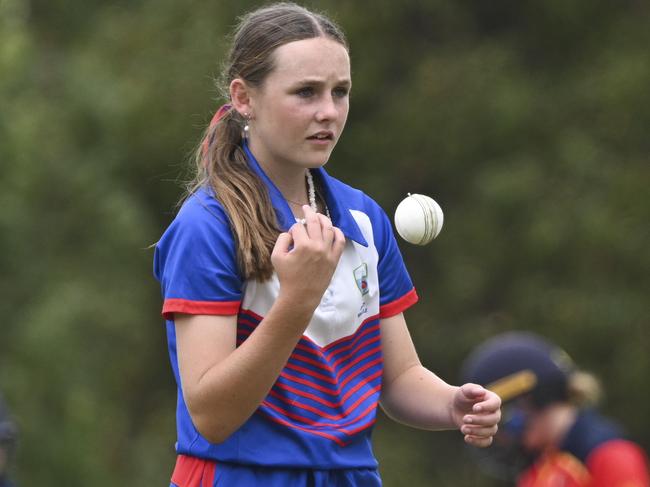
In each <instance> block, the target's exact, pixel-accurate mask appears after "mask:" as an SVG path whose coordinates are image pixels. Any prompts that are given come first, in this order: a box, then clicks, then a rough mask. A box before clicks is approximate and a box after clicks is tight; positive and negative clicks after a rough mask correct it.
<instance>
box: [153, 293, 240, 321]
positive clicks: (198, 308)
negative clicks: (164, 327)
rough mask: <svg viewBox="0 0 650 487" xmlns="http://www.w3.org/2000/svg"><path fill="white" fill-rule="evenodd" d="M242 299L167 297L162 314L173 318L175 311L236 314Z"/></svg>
mask: <svg viewBox="0 0 650 487" xmlns="http://www.w3.org/2000/svg"><path fill="white" fill-rule="evenodd" d="M240 303H241V301H190V300H188V299H176V298H171V299H165V302H164V303H163V309H162V315H163V317H164V318H165V319H166V320H173V319H174V313H184V314H188V315H236V314H237V311H238V310H239V304H240Z"/></svg>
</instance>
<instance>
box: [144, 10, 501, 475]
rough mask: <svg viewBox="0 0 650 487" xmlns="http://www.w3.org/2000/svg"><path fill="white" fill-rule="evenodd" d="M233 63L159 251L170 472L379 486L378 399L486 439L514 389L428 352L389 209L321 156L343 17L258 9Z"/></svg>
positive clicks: (343, 89)
mask: <svg viewBox="0 0 650 487" xmlns="http://www.w3.org/2000/svg"><path fill="white" fill-rule="evenodd" d="M223 77H224V82H225V85H226V90H227V97H228V98H229V100H230V102H229V104H228V105H225V106H224V107H222V108H221V109H220V110H219V111H218V113H217V115H215V117H214V119H213V121H212V123H211V125H210V127H209V129H208V130H207V132H206V135H205V138H204V140H203V142H202V144H201V146H200V148H199V150H198V151H197V162H198V164H197V168H198V171H197V177H196V181H195V185H194V187H193V188H192V190H191V191H190V192H189V196H188V197H187V199H186V200H185V202H184V204H183V206H182V208H181V210H180V212H179V214H178V216H177V217H176V218H175V220H174V221H173V222H172V224H171V225H170V226H169V228H168V229H167V231H166V232H165V233H164V235H163V236H162V238H161V239H160V241H159V242H158V244H157V246H156V253H155V274H156V276H157V278H158V279H159V280H160V283H161V287H162V293H163V297H164V305H163V314H164V317H165V318H166V320H167V336H168V342H169V353H170V358H171V364H172V368H173V371H174V375H175V378H176V381H177V384H178V407H177V425H178V442H177V452H178V460H177V464H176V468H175V469H174V472H173V475H172V486H178V487H190V486H205V485H210V486H212V485H227V486H232V485H237V486H256V485H260V486H267V487H268V486H271V487H272V486H282V487H287V486H308V485H309V486H344V485H345V486H364V487H368V486H377V485H381V479H380V476H379V473H378V466H377V461H376V459H375V457H374V455H373V453H372V449H371V442H370V433H371V430H372V426H373V424H374V422H375V418H376V412H377V406H378V405H379V404H380V405H381V406H382V407H383V409H384V410H385V411H386V413H387V414H388V415H389V416H391V417H392V418H394V419H395V420H397V421H400V422H403V423H406V424H409V425H412V426H414V427H418V428H425V429H431V430H435V429H449V428H459V429H460V431H461V432H462V434H463V435H464V438H465V441H466V442H467V443H469V444H472V445H475V446H479V447H484V446H488V445H489V444H490V443H491V441H492V436H493V435H494V433H495V432H496V429H497V422H498V420H499V416H500V399H499V398H498V396H496V395H495V394H494V393H491V392H489V391H488V390H486V389H484V388H483V387H481V386H478V385H474V384H466V385H463V386H461V387H454V386H451V385H448V384H447V383H445V382H444V381H443V380H441V379H440V378H438V377H437V376H436V375H435V374H434V373H432V372H430V371H429V370H427V369H425V368H424V367H423V366H422V365H421V364H420V361H419V360H418V356H417V354H416V352H415V348H414V346H413V343H412V342H411V338H410V335H409V332H408V329H407V326H406V322H405V319H404V315H403V311H404V310H405V309H407V308H408V307H409V306H411V305H412V304H414V303H415V302H416V301H417V295H416V293H415V290H414V288H413V285H412V283H411V280H410V278H409V275H408V273H407V271H406V269H405V267H404V263H403V261H402V257H401V255H400V253H399V250H398V248H397V244H396V242H395V238H394V236H393V232H392V227H391V225H390V222H389V220H388V218H387V216H386V215H385V213H384V212H383V211H382V210H381V208H380V207H379V206H378V205H377V204H376V203H375V202H374V201H373V200H372V199H371V198H369V197H368V196H366V195H365V194H363V193H362V192H361V191H359V190H356V189H354V188H352V187H350V186H348V185H346V184H344V183H342V182H340V181H338V180H336V179H335V178H333V177H331V176H329V175H328V174H327V172H325V170H324V169H323V166H324V165H325V163H327V162H328V160H329V158H330V155H331V153H332V150H333V149H334V146H335V145H336V142H337V140H338V139H339V137H340V136H341V133H342V132H343V128H344V126H345V122H346V119H347V115H348V109H349V94H350V89H351V86H352V80H351V77H350V59H349V55H348V46H347V44H346V41H345V38H344V36H343V34H342V33H341V31H340V29H339V28H338V27H337V26H336V25H335V24H334V23H332V22H331V21H330V20H329V19H327V18H326V17H325V16H323V15H321V14H317V13H314V12H311V11H308V10H306V9H304V8H302V7H300V6H297V5H295V4H288V3H281V4H275V5H271V6H268V7H264V8H261V9H259V10H256V11H254V12H251V13H249V14H248V15H246V16H244V17H243V18H242V20H241V23H240V25H239V27H238V28H237V30H236V32H235V35H234V40H233V45H232V49H231V52H230V57H229V62H228V65H227V67H226V70H225V72H224V76H223Z"/></svg>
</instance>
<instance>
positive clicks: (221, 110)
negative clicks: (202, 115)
mask: <svg viewBox="0 0 650 487" xmlns="http://www.w3.org/2000/svg"><path fill="white" fill-rule="evenodd" d="M231 108H232V105H231V104H230V103H226V104H225V105H221V107H219V110H217V112H216V113H215V114H214V115H213V117H212V120H210V125H209V126H208V132H209V131H210V129H212V127H214V126H215V125H216V124H217V123H219V120H221V119H222V118H223V117H225V116H226V115H227V114H228V112H229V111H230V109H231ZM209 145H210V144H209V137H208V136H207V135H206V137H205V139H204V140H203V146H202V148H201V150H202V154H203V157H205V156H206V155H207V153H208V146H209Z"/></svg>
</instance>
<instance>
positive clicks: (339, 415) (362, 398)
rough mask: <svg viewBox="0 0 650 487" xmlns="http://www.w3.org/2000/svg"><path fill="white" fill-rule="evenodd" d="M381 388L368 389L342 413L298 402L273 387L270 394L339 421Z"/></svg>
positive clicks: (285, 410) (286, 411) (287, 412)
mask: <svg viewBox="0 0 650 487" xmlns="http://www.w3.org/2000/svg"><path fill="white" fill-rule="evenodd" d="M380 389H381V387H379V386H377V387H374V388H372V389H369V390H367V391H366V392H365V393H364V394H363V395H362V396H360V397H359V398H358V399H357V400H356V401H355V402H353V403H352V404H350V406H348V407H347V408H346V409H345V410H344V411H343V412H341V413H337V414H330V413H326V412H325V411H323V410H322V409H319V408H317V407H315V406H311V405H309V404H305V403H304V402H298V401H296V400H295V399H289V398H288V397H286V396H284V395H282V394H280V393H278V392H277V391H274V390H273V389H271V391H270V392H269V394H270V395H271V396H273V397H275V398H277V399H278V400H280V401H282V402H284V403H287V404H290V405H291V406H295V407H296V408H299V409H304V410H305V411H309V412H312V413H314V414H318V415H319V416H320V417H323V418H327V419H331V420H332V421H338V420H340V419H343V418H345V417H346V416H347V415H348V414H350V413H352V412H353V411H354V410H355V409H356V408H357V406H359V404H361V403H362V402H363V401H365V400H366V399H368V398H369V397H370V396H371V395H373V394H375V393H377V392H379V390H380ZM281 409H282V410H283V411H284V412H285V413H286V414H289V413H290V411H289V410H287V409H284V408H281Z"/></svg>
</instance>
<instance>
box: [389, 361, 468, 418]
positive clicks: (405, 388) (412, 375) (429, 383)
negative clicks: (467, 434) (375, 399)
mask: <svg viewBox="0 0 650 487" xmlns="http://www.w3.org/2000/svg"><path fill="white" fill-rule="evenodd" d="M457 389H458V388H457V387H455V386H451V385H449V384H447V383H446V382H445V381H443V380H442V379H441V378H440V377H438V376H437V375H436V374H434V373H433V372H431V371H430V370H428V369H426V368H425V367H423V366H422V365H413V366H412V367H410V368H409V369H407V370H406V371H404V372H403V373H402V374H400V375H399V376H398V377H396V378H395V379H394V380H393V381H392V382H391V383H390V384H386V385H385V387H384V389H383V390H382V398H381V406H382V408H383V409H384V411H385V412H386V414H387V415H388V416H390V417H391V418H392V419H394V420H395V421H398V422H400V423H403V424H406V425H409V426H412V427H415V428H420V429H426V430H441V429H456V428H458V425H457V424H455V422H454V420H453V414H452V404H453V397H454V393H455V392H456V390H457Z"/></svg>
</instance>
